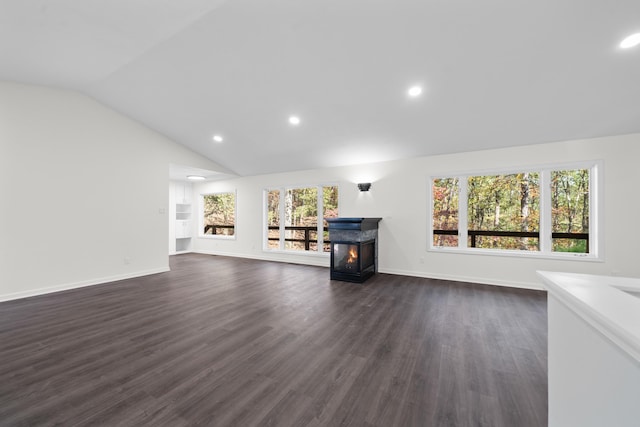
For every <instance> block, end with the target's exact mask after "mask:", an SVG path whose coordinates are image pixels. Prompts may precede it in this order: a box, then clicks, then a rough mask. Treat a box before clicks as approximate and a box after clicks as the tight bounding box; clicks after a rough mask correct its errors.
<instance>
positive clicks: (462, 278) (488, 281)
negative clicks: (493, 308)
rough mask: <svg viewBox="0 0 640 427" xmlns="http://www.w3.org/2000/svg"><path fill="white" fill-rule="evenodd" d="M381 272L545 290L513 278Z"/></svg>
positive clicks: (391, 270) (382, 271)
mask: <svg viewBox="0 0 640 427" xmlns="http://www.w3.org/2000/svg"><path fill="white" fill-rule="evenodd" d="M378 271H379V272H380V273H385V274H394V275H398V276H410V277H421V278H424V279H438V280H452V281H456V282H467V283H478V284H481V285H492V286H504V287H507V288H519V289H531V290H536V291H540V290H544V288H543V287H542V285H541V284H540V283H535V282H534V283H530V282H514V281H512V280H508V281H507V280H496V279H486V278H483V277H472V276H460V275H455V274H433V273H424V272H417V271H406V270H395V269H390V268H385V269H382V268H381V269H378Z"/></svg>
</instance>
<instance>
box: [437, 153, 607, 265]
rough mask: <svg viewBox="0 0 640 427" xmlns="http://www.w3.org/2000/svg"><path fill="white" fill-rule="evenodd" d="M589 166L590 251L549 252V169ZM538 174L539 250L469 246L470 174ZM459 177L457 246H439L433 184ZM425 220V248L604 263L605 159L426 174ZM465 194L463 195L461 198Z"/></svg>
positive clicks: (587, 167) (448, 251) (439, 250)
mask: <svg viewBox="0 0 640 427" xmlns="http://www.w3.org/2000/svg"><path fill="white" fill-rule="evenodd" d="M573 169H590V173H589V207H590V212H589V253H588V254H580V253H570V252H552V250H551V249H552V248H551V242H552V239H551V209H550V206H551V191H549V190H550V189H551V182H550V181H551V171H554V170H573ZM523 171H528V172H539V173H540V230H539V232H540V239H539V240H540V250H539V251H516V250H507V249H483V248H468V247H467V246H466V245H467V240H468V239H467V231H468V225H467V224H468V218H467V211H468V209H467V208H468V206H467V179H466V178H468V177H470V176H484V175H507V174H513V173H522V172H523ZM454 177H457V178H459V182H458V188H459V192H460V193H459V197H458V247H441V246H434V245H433V190H432V183H433V180H434V179H437V178H454ZM427 188H428V194H427V220H428V227H427V229H428V236H427V251H429V252H441V253H458V254H473V255H490V256H509V257H524V258H540V259H555V260H559V259H561V260H570V261H587V262H604V259H605V258H604V239H603V237H602V236H603V233H604V219H603V216H604V215H603V212H604V197H603V196H602V189H603V188H604V162H603V161H602V160H590V161H581V162H568V163H553V164H544V165H533V166H520V167H517V168H508V169H490V170H486V169H485V170H482V171H466V172H462V173H450V174H437V175H431V176H429V177H428V183H427ZM463 195H464V197H463Z"/></svg>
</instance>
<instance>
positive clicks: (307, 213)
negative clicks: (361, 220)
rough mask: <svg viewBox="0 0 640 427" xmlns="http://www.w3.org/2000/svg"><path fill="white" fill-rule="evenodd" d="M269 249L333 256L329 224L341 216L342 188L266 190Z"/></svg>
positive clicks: (267, 243)
mask: <svg viewBox="0 0 640 427" xmlns="http://www.w3.org/2000/svg"><path fill="white" fill-rule="evenodd" d="M264 195H265V216H266V221H265V223H266V229H265V245H264V247H265V249H268V250H290V251H307V252H329V251H330V242H329V233H328V228H327V226H328V224H327V223H326V221H325V220H324V218H335V217H337V216H338V187H337V186H315V187H301V188H277V189H268V190H265V193H264Z"/></svg>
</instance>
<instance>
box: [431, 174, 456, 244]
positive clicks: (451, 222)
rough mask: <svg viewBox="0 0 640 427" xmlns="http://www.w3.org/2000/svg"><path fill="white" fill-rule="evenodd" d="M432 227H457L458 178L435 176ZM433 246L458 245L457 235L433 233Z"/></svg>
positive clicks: (447, 228)
mask: <svg viewBox="0 0 640 427" xmlns="http://www.w3.org/2000/svg"><path fill="white" fill-rule="evenodd" d="M431 191H432V197H433V211H432V212H433V229H434V230H457V229H458V195H459V187H458V178H436V179H434V180H433V186H432V189H431ZM433 240H434V242H433V244H434V245H435V246H449V247H451V246H454V247H455V246H458V237H457V236H445V235H434V236H433Z"/></svg>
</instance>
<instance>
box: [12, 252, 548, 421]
mask: <svg viewBox="0 0 640 427" xmlns="http://www.w3.org/2000/svg"><path fill="white" fill-rule="evenodd" d="M171 269H172V271H171V272H168V273H162V274H156V275H153V276H147V277H143V278H138V279H131V280H123V281H120V282H114V283H109V284H105V285H99V286H93V287H88V288H83V289H76V290H72V291H66V292H61V293H57V294H50V295H44V296H40V297H34V298H28V299H23V300H17V301H10V302H5V303H0V425H2V426H41V425H42V426H48V425H63V426H97V425H103V426H119V425H122V426H201V425H202V426H243V427H244V426H254V425H255V426H368V427H373V426H380V427H389V426H491V427H499V426H508V427H514V426H518V427H528V426H531V427H533V426H546V425H547V360H546V354H547V319H546V293H544V292H541V291H525V290H517V289H508V288H499V287H492V286H484V285H473V284H467V283H459V282H447V281H440V280H429V279H420V278H411V277H403V276H392V275H385V274H378V275H376V276H374V277H373V278H371V279H370V280H369V281H367V282H366V283H365V284H364V285H359V284H353V283H345V282H337V281H330V280H329V271H328V269H326V268H320V267H310V266H300V265H293V264H283V263H272V262H263V261H255V260H246V259H238V258H227V257H219V256H208V255H197V254H187V255H179V256H174V257H171Z"/></svg>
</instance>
